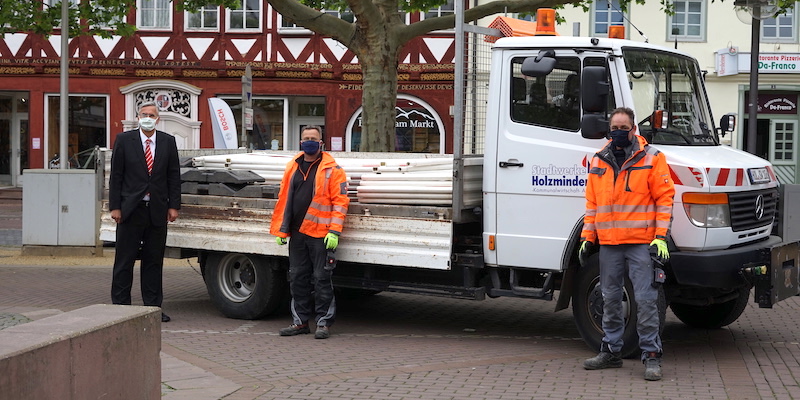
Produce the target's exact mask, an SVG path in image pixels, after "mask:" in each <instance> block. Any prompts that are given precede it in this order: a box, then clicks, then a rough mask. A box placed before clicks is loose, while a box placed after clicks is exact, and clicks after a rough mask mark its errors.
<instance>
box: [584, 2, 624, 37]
mask: <svg viewBox="0 0 800 400" xmlns="http://www.w3.org/2000/svg"><path fill="white" fill-rule="evenodd" d="M601 2H604V3H606V4H607V3H608V0H596V1H593V2H592V13H591V17H590V18H591V23H590V24H589V29H590V31H589V36H600V37H608V27H610V26H611V25H618V23H617V22H615V21H613V18H611V16H612V15H614V13H619V11H617V10H616V9H614V8H610V7H608V6H607V5H606V6H605V7H606V10H598V8H597V6H598V3H601ZM614 2H616V3H617V4H616V6H617V8H620V7H619V1H618V0H611V3H612V4H613V3H614ZM599 12H602V13H604V14H606V19H605V20H604V21H602V22H603V23H604V24H606V25H607V28H606V31H605V33H603V32H597V22H598V21H597V13H599ZM629 13H630V12H626V13H624V14H621V15H623V16H624V17H623V18H622V21H621V22H622V26H624V27H625V37H626V38H627V37H629V36H628V18H626V17H628V15H627V14H629Z"/></svg>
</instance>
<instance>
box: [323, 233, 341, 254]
mask: <svg viewBox="0 0 800 400" xmlns="http://www.w3.org/2000/svg"><path fill="white" fill-rule="evenodd" d="M323 241H324V242H325V248H326V249H328V250H336V246H338V245H339V235H337V234H335V233H333V232H328V234H327V235H325V239H323Z"/></svg>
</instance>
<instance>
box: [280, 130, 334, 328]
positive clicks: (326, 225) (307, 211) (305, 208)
mask: <svg viewBox="0 0 800 400" xmlns="http://www.w3.org/2000/svg"><path fill="white" fill-rule="evenodd" d="M300 147H301V148H302V150H303V152H302V153H300V154H298V155H297V156H296V157H295V158H294V159H292V161H290V162H289V163H287V164H286V171H285V172H284V174H283V180H282V181H281V188H280V192H279V193H278V202H277V203H276V204H275V209H274V210H273V213H272V223H271V225H270V234H272V235H275V241H276V243H277V244H278V245H284V244H286V243H287V239H288V238H290V237H291V240H289V289H290V291H291V294H292V303H291V311H292V319H293V321H292V324H291V325H289V327H287V328H283V329H281V330H280V335H281V336H294V335H299V334H305V333H310V332H311V330H310V327H309V321H310V320H311V318H312V317H314V319H315V322H316V325H317V328H316V331H315V333H314V337H315V338H317V339H327V338H328V337H330V331H329V329H330V326H331V325H333V322H334V320H335V318H336V299H335V298H334V295H333V284H332V281H331V276H332V275H333V268H332V267H334V266H335V263H334V264H329V263H327V260H328V251H329V250H331V251H332V250H336V247H337V246H338V244H339V235H340V234H341V233H342V228H343V225H344V218H345V215H347V207H348V206H349V204H350V199H349V198H348V197H347V177H346V175H345V172H344V170H343V169H342V168H341V167H340V166H339V165H338V164H336V160H334V159H333V157H332V156H331V155H330V154H328V153H326V152H324V151H322V128H320V127H319V126H315V125H309V126H306V127H305V128H303V131H302V134H301V142H300ZM312 292H313V298H312ZM312 306H313V308H314V310H312Z"/></svg>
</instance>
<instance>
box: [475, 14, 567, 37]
mask: <svg viewBox="0 0 800 400" xmlns="http://www.w3.org/2000/svg"><path fill="white" fill-rule="evenodd" d="M489 28H494V29H497V30H499V31H500V32H503V37H520V36H535V35H536V22H531V21H525V20H522V19H517V18H510V17H497V18H495V19H494V21H492V22H491V23H490V24H489ZM556 35H557V34H556ZM497 39H500V38H499V37H497V36H487V37H486V39H485V40H486V41H487V42H490V43H494V42H495V41H497Z"/></svg>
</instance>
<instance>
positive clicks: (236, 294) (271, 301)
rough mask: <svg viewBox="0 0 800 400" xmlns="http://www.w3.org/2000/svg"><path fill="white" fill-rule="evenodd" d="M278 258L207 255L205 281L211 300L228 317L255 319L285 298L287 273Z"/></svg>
mask: <svg viewBox="0 0 800 400" xmlns="http://www.w3.org/2000/svg"><path fill="white" fill-rule="evenodd" d="M279 262H280V261H279V260H277V259H269V258H264V257H259V256H254V255H250V254H219V253H215V254H210V255H209V256H208V258H207V261H206V265H205V281H206V288H207V289H208V294H209V296H210V297H211V301H212V302H213V303H214V305H215V306H216V307H217V309H219V310H220V312H222V314H223V315H225V316H226V317H228V318H237V319H258V318H263V317H265V316H267V315H269V314H272V313H274V312H275V311H276V310H277V308H278V307H279V306H280V305H281V303H282V301H283V299H284V298H285V297H286V293H287V292H286V289H287V284H286V274H285V272H284V271H285V269H283V268H281V266H280V265H278V264H277V263H279Z"/></svg>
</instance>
